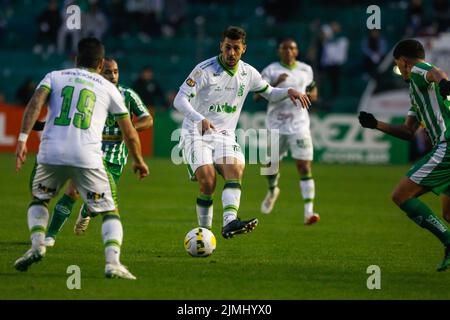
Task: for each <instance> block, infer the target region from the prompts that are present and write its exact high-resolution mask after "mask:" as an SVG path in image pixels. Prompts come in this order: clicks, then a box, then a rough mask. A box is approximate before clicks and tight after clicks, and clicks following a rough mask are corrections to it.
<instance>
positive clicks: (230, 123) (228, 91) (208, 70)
mask: <svg viewBox="0 0 450 320" xmlns="http://www.w3.org/2000/svg"><path fill="white" fill-rule="evenodd" d="M270 90H271V87H270V86H269V85H268V83H267V81H265V80H263V79H262V77H261V75H260V73H259V72H258V71H257V70H256V69H255V68H253V67H252V66H251V65H249V64H247V63H245V62H243V61H239V63H238V65H237V66H236V67H235V68H234V70H230V69H229V68H228V67H227V66H226V65H225V64H224V63H223V62H222V61H221V58H220V56H216V57H213V58H210V59H208V60H205V61H203V62H201V63H199V64H198V65H197V66H196V67H195V68H194V70H193V71H192V72H191V73H190V75H189V77H188V78H187V79H186V81H185V82H184V83H183V84H182V85H181V86H180V92H181V93H183V94H185V95H186V96H187V97H188V98H189V101H190V103H191V105H192V107H193V108H194V110H196V111H197V112H198V113H200V114H201V115H203V116H204V117H205V118H206V119H208V120H209V121H210V122H211V123H212V124H213V126H214V127H215V128H216V130H217V131H219V132H220V131H227V132H230V133H231V132H233V133H234V130H235V129H236V125H237V123H238V119H239V115H240V113H241V109H242V105H243V104H244V101H245V98H246V97H247V94H248V93H249V92H268V93H269V92H270ZM194 128H195V125H194V123H193V122H192V121H191V120H189V119H187V118H185V119H184V121H183V131H184V130H187V132H193V130H194ZM184 132H186V131H184Z"/></svg>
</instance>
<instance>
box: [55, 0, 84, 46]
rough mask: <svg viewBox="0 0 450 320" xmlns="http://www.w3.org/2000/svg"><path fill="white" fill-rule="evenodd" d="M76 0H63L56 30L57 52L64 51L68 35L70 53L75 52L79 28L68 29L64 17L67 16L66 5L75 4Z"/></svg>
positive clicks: (78, 38)
mask: <svg viewBox="0 0 450 320" xmlns="http://www.w3.org/2000/svg"><path fill="white" fill-rule="evenodd" d="M76 4H77V1H75V0H64V5H63V8H62V11H61V18H62V24H61V27H60V28H59V30H58V41H57V48H58V49H57V50H58V53H59V54H65V53H66V40H67V37H68V36H69V37H70V39H71V46H70V53H73V52H77V45H78V42H79V41H80V37H81V30H78V29H72V30H70V29H68V28H67V23H66V18H67V13H66V11H67V7H69V6H71V5H76Z"/></svg>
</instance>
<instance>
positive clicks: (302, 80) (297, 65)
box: [261, 38, 320, 225]
mask: <svg viewBox="0 0 450 320" xmlns="http://www.w3.org/2000/svg"><path fill="white" fill-rule="evenodd" d="M278 55H279V57H280V61H279V62H273V63H271V64H270V65H268V66H267V67H266V68H265V69H264V70H263V71H262V72H261V76H262V77H263V79H265V80H266V81H267V82H269V83H270V84H271V85H272V86H273V87H278V88H288V87H292V88H295V89H296V90H298V91H299V92H303V93H306V94H307V95H308V97H309V99H310V100H311V101H316V100H317V87H316V85H315V82H314V77H313V70H312V68H311V67H310V66H309V65H307V64H306V63H303V62H300V61H297V56H298V47H297V43H296V42H295V40H294V39H292V38H287V39H284V40H283V41H281V42H280V45H279V47H278ZM266 125H267V128H268V129H269V130H278V133H279V139H278V141H277V143H276V144H275V145H272V146H271V148H275V150H279V154H280V158H279V159H272V161H274V160H275V161H277V162H276V163H271V166H272V168H276V169H275V170H276V173H275V174H272V175H268V176H267V179H268V183H269V190H268V191H267V195H266V197H265V199H264V201H263V202H262V203H261V212H262V213H265V214H269V213H270V212H271V211H272V209H273V207H274V204H275V201H276V200H277V198H278V196H279V194H280V188H279V187H278V180H279V178H280V173H279V165H280V163H279V162H280V161H281V160H282V159H283V157H284V156H285V155H287V152H288V151H289V150H290V151H291V154H292V158H294V159H295V164H296V167H297V170H298V173H299V174H300V192H301V195H302V197H303V201H304V224H305V225H311V224H313V223H315V222H317V221H319V219H320V216H319V214H317V213H314V211H313V202H314V197H315V185H314V179H313V177H312V172H311V161H312V160H313V145H312V139H311V131H310V128H309V114H308V110H306V109H303V108H296V107H295V106H294V105H292V103H291V102H290V101H289V100H281V101H278V102H269V103H268V110H267V117H266Z"/></svg>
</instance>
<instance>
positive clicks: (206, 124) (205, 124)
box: [202, 119, 216, 135]
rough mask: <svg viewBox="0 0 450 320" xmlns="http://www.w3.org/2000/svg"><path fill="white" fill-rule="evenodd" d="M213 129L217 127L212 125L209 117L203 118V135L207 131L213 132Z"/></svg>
mask: <svg viewBox="0 0 450 320" xmlns="http://www.w3.org/2000/svg"><path fill="white" fill-rule="evenodd" d="M211 131H216V128H215V127H214V126H213V125H212V123H211V122H209V121H208V119H203V120H202V135H204V134H205V133H211Z"/></svg>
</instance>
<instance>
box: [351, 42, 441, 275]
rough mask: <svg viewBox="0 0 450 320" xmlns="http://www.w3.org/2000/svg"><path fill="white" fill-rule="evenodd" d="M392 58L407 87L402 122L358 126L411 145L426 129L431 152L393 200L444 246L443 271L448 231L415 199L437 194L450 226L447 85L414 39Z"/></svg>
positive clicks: (363, 118) (363, 119)
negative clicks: (406, 107) (408, 101)
mask: <svg viewBox="0 0 450 320" xmlns="http://www.w3.org/2000/svg"><path fill="white" fill-rule="evenodd" d="M393 54H394V59H395V64H396V65H397V67H398V69H399V71H400V73H401V75H402V77H403V79H404V80H405V81H407V82H408V83H409V95H410V98H411V108H410V110H409V112H408V116H407V117H406V120H405V123H404V124H403V125H391V124H388V123H385V122H382V121H378V120H376V119H375V117H374V116H373V115H372V114H370V113H366V112H363V111H362V112H361V113H360V115H359V121H360V123H361V126H363V127H364V128H371V129H378V130H380V131H382V132H385V133H387V134H389V135H392V136H394V137H398V138H401V139H404V140H412V139H413V137H414V134H415V132H416V131H417V129H418V128H419V126H420V124H421V123H424V124H425V127H426V132H427V134H428V136H429V138H430V140H431V141H432V143H433V149H432V151H431V152H430V153H428V154H427V155H425V156H424V157H422V159H421V160H419V161H418V162H417V163H416V164H415V165H414V166H413V167H412V168H411V169H410V170H409V171H408V172H407V174H406V177H403V178H402V179H401V180H400V182H399V183H398V184H397V186H396V187H395V189H394V191H393V193H392V200H393V201H394V202H395V204H396V205H398V206H399V207H400V209H402V210H403V211H405V212H406V214H407V215H408V217H409V218H410V219H411V220H413V221H414V222H415V223H417V224H418V225H419V226H421V227H422V228H425V229H427V230H428V231H430V232H431V233H432V234H433V235H434V236H435V237H437V238H438V239H439V240H440V241H441V242H442V244H443V245H444V247H445V253H444V259H443V260H442V262H441V264H440V265H439V266H438V268H437V271H444V270H446V269H447V268H448V267H449V265H450V231H449V230H448V228H447V226H446V225H445V223H444V222H443V221H441V219H439V218H438V217H437V216H436V214H434V212H433V211H432V210H431V209H430V208H429V207H428V206H427V205H426V204H425V203H423V202H422V201H420V200H419V199H418V198H419V197H420V196H421V195H423V194H425V193H427V192H429V191H433V192H434V193H436V194H441V201H442V214H443V216H444V219H445V220H447V221H448V222H450V145H449V142H450V109H449V108H450V101H449V95H450V82H449V81H448V77H447V75H446V74H445V73H444V72H443V71H441V70H440V69H438V68H437V67H435V66H433V65H432V64H430V63H427V62H426V61H425V50H424V48H423V46H422V44H421V43H420V42H419V41H417V40H413V39H407V40H403V41H400V42H399V43H398V44H397V45H396V46H395V49H394V53H393Z"/></svg>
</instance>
